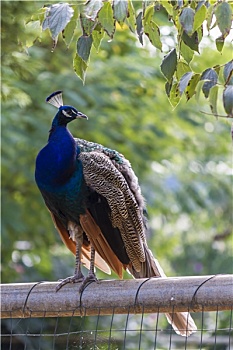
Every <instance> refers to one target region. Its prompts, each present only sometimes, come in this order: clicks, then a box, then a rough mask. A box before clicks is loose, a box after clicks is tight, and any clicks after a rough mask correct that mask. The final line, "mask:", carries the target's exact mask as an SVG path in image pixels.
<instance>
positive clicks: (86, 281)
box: [79, 273, 98, 294]
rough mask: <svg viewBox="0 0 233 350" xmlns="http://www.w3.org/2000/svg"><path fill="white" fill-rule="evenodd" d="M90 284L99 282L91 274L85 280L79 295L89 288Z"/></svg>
mask: <svg viewBox="0 0 233 350" xmlns="http://www.w3.org/2000/svg"><path fill="white" fill-rule="evenodd" d="M90 282H98V279H97V277H96V275H95V274H94V273H89V274H88V275H87V277H86V278H85V279H84V280H83V283H82V284H81V287H80V288H79V293H80V294H81V293H82V292H83V291H84V289H85V288H86V287H87V286H88V284H89V283H90Z"/></svg>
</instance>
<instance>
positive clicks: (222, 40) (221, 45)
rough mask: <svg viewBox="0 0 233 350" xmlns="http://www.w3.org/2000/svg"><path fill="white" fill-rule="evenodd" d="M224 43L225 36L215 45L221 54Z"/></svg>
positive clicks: (218, 39)
mask: <svg viewBox="0 0 233 350" xmlns="http://www.w3.org/2000/svg"><path fill="white" fill-rule="evenodd" d="M224 41H225V39H224V36H223V35H221V36H219V37H218V38H217V39H216V40H215V44H216V47H217V50H218V51H219V52H222V49H223V46H224Z"/></svg>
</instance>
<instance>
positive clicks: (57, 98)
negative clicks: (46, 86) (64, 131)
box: [46, 90, 88, 125]
mask: <svg viewBox="0 0 233 350" xmlns="http://www.w3.org/2000/svg"><path fill="white" fill-rule="evenodd" d="M46 102H48V103H50V104H51V105H53V106H55V107H57V108H58V112H57V114H56V116H55V118H54V122H55V123H56V124H57V125H67V124H68V123H70V122H71V121H72V120H74V119H77V118H85V119H88V118H87V116H86V115H85V114H83V113H81V112H79V111H78V110H77V109H76V108H74V107H73V106H68V105H65V106H64V105H63V100H62V91H60V90H59V91H55V92H53V93H52V94H51V95H49V96H48V97H47V98H46Z"/></svg>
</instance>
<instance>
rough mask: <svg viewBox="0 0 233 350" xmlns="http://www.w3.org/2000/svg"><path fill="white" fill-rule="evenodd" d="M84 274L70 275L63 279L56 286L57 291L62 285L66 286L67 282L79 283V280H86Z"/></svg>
mask: <svg viewBox="0 0 233 350" xmlns="http://www.w3.org/2000/svg"><path fill="white" fill-rule="evenodd" d="M84 281H85V280H84V276H83V274H82V273H81V272H80V273H77V274H76V275H74V276H70V277H67V278H65V279H64V280H61V282H60V283H59V284H58V285H57V287H56V292H58V291H59V290H60V289H61V288H62V287H64V286H65V285H66V284H67V283H78V282H84ZM82 284H83V283H82Z"/></svg>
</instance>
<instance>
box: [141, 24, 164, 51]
mask: <svg viewBox="0 0 233 350" xmlns="http://www.w3.org/2000/svg"><path fill="white" fill-rule="evenodd" d="M144 32H145V34H146V35H147V36H148V38H149V40H150V42H151V43H152V45H154V46H155V47H156V48H157V49H159V50H162V43H161V40H160V31H159V27H158V26H157V24H156V23H155V22H154V21H150V23H149V24H145V25H144Z"/></svg>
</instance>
